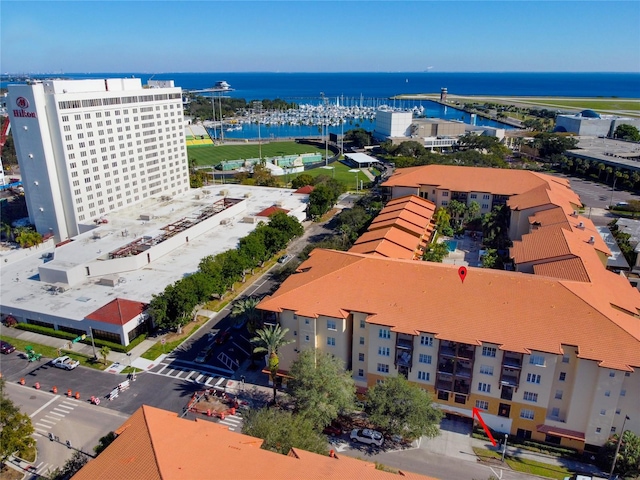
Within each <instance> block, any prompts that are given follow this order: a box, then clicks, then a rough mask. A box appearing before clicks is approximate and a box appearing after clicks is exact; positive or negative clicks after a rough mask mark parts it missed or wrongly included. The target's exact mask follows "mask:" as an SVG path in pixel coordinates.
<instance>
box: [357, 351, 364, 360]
mask: <svg viewBox="0 0 640 480" xmlns="http://www.w3.org/2000/svg"><path fill="white" fill-rule="evenodd" d="M358 361H359V362H364V353H359V354H358Z"/></svg>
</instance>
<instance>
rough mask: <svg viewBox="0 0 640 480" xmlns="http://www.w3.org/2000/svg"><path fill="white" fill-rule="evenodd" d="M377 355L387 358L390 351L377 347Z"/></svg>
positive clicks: (386, 348)
mask: <svg viewBox="0 0 640 480" xmlns="http://www.w3.org/2000/svg"><path fill="white" fill-rule="evenodd" d="M378 355H382V356H383V357H388V356H390V355H391V350H390V349H389V347H378Z"/></svg>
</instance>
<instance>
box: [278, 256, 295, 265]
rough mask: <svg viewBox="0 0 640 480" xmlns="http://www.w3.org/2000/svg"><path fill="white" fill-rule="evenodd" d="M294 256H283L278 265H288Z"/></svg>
mask: <svg viewBox="0 0 640 480" xmlns="http://www.w3.org/2000/svg"><path fill="white" fill-rule="evenodd" d="M291 257H292V255H288V254H287V255H283V256H281V257H280V258H279V259H278V263H280V264H282V263H287V262H288V261H289V260H290V259H291Z"/></svg>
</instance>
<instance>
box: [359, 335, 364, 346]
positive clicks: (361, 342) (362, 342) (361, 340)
mask: <svg viewBox="0 0 640 480" xmlns="http://www.w3.org/2000/svg"><path fill="white" fill-rule="evenodd" d="M360 345H364V337H360Z"/></svg>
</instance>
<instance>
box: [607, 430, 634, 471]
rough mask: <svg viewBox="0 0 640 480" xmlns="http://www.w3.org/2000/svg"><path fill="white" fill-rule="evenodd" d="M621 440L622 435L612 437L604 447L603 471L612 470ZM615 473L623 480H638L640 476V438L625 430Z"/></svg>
mask: <svg viewBox="0 0 640 480" xmlns="http://www.w3.org/2000/svg"><path fill="white" fill-rule="evenodd" d="M619 440H620V435H618V434H616V435H612V436H611V437H610V438H609V439H608V440H607V442H606V443H605V444H604V446H603V447H602V451H601V452H600V455H599V463H600V465H601V466H602V468H603V470H606V471H609V469H610V468H611V465H612V464H613V456H614V454H615V452H616V448H617V447H618V441H619ZM614 473H617V474H618V475H620V476H621V477H622V478H638V476H640V437H639V436H638V435H636V434H635V433H633V432H632V431H631V430H625V431H624V434H623V436H622V441H621V442H620V450H619V451H618V457H617V458H616V468H615V470H614Z"/></svg>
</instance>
